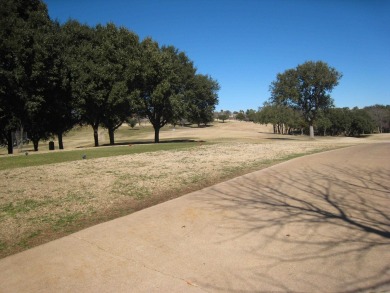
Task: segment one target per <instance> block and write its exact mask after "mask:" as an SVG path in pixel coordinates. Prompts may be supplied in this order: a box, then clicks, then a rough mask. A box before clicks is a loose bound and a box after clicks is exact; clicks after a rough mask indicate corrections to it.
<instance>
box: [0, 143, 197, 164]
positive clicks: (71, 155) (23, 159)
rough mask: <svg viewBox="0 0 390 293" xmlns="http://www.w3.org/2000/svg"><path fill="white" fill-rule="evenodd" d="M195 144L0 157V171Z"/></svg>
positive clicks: (193, 144)
mask: <svg viewBox="0 0 390 293" xmlns="http://www.w3.org/2000/svg"><path fill="white" fill-rule="evenodd" d="M197 144H198V143H196V142H165V143H164V142H162V143H159V144H132V145H125V146H103V147H97V148H87V149H82V150H80V149H79V150H72V151H56V152H50V153H32V154H29V155H18V156H10V157H0V170H6V169H12V168H20V167H29V166H41V165H46V164H54V163H63V162H70V161H77V160H82V159H83V156H85V157H86V159H87V160H88V159H96V158H103V157H114V156H122V155H131V154H138V153H145V152H157V151H168V150H177V149H183V148H189V147H193V146H195V145H197Z"/></svg>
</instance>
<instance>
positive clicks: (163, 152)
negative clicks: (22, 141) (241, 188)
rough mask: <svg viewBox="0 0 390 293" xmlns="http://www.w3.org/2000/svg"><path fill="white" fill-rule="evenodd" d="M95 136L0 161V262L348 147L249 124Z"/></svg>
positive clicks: (81, 135) (78, 132) (77, 134)
mask: <svg viewBox="0 0 390 293" xmlns="http://www.w3.org/2000/svg"><path fill="white" fill-rule="evenodd" d="M99 138H100V139H101V140H100V143H101V144H102V145H103V146H101V147H96V148H95V147H92V131H91V129H90V128H88V127H83V128H77V129H74V130H72V131H71V132H70V133H68V135H67V136H66V139H65V140H64V142H65V148H66V150H64V151H58V150H56V151H50V152H49V151H47V148H46V145H45V144H40V149H41V150H45V151H44V152H42V151H40V152H36V153H35V152H30V153H29V155H24V154H23V153H21V154H16V155H12V156H7V155H3V156H0V178H1V180H0V258H1V257H5V256H7V255H11V254H14V253H17V252H19V251H23V250H25V249H28V248H30V247H33V246H36V245H39V244H42V243H45V242H48V241H51V240H54V239H57V238H59V237H62V236H65V235H68V234H70V233H73V232H76V231H78V230H81V229H84V228H87V227H89V226H91V225H95V224H98V223H102V222H104V221H107V220H111V219H114V218H117V217H120V216H124V215H128V214H130V213H132V212H135V211H138V210H140V209H143V208H146V207H149V206H152V205H155V204H158V203H161V202H164V201H167V200H170V199H173V198H176V197H178V196H181V195H183V194H186V193H188V192H191V191H194V190H198V189H201V188H204V187H207V186H210V185H213V184H215V183H218V182H222V181H225V180H227V179H230V178H234V177H236V176H239V175H242V174H246V173H248V172H251V171H255V170H260V169H262V168H265V167H268V166H270V165H273V164H276V163H279V162H282V161H286V160H289V159H292V158H295V157H298V156H302V155H305V154H310V153H315V152H320V151H324V150H329V149H335V148H339V147H343V146H346V145H351V143H350V142H347V143H337V141H336V140H322V141H321V140H318V141H312V140H305V139H304V138H302V137H292V136H289V137H287V136H275V135H273V134H272V133H271V134H270V133H269V132H267V128H265V127H262V126H260V125H255V124H253V123H216V124H215V125H214V126H213V127H208V128H197V127H177V129H175V130H173V129H172V127H165V128H164V130H163V131H162V132H161V142H162V143H160V144H153V143H151V141H152V140H153V128H152V127H150V125H142V126H137V128H134V129H130V127H126V126H125V127H121V128H120V129H119V130H118V131H117V132H116V143H117V145H115V146H104V144H106V143H108V141H107V140H108V135H107V133H106V132H104V130H102V131H101V132H100V133H99ZM205 141H207V142H205ZM84 155H85V156H86V159H83V158H82V157H83V156H84ZM57 163H62V164H57ZM31 167H33V168H31Z"/></svg>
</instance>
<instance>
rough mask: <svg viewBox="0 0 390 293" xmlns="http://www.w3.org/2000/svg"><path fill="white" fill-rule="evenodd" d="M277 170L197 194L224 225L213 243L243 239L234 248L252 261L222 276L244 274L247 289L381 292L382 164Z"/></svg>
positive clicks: (385, 274) (385, 249)
mask: <svg viewBox="0 0 390 293" xmlns="http://www.w3.org/2000/svg"><path fill="white" fill-rule="evenodd" d="M280 170H284V171H285V169H283V168H282V169H278V168H270V169H269V170H267V176H264V178H260V179H256V177H255V176H251V174H250V175H248V176H244V177H241V178H239V179H238V180H232V181H230V182H229V188H228V189H227V190H228V191H227V192H224V193H221V192H219V191H218V189H213V190H212V191H211V192H208V193H205V194H204V196H201V197H199V200H202V201H208V202H210V209H212V210H215V211H220V212H221V211H223V212H224V215H225V219H226V222H227V223H229V224H228V225H226V226H224V227H223V229H224V230H222V229H221V234H222V235H223V236H221V237H219V238H218V239H217V238H216V239H214V241H221V242H234V241H236V240H237V239H240V240H246V239H247V245H246V246H245V247H244V248H242V249H244V250H245V253H247V255H248V259H252V261H253V262H254V263H258V265H257V266H256V265H254V266H252V268H251V271H250V272H249V271H248V272H243V271H240V272H237V273H234V272H230V274H231V275H229V274H227V275H226V279H227V280H228V279H233V278H241V277H242V276H251V277H248V278H247V280H246V287H247V288H249V291H251V289H253V290H258V288H259V284H260V283H264V284H267V286H268V287H267V288H273V289H274V290H282V291H294V290H295V289H292V288H296V289H297V291H304V290H305V288H311V290H314V291H317V292H329V291H332V292H334V291H337V292H361V291H372V290H378V289H383V288H387V289H389V288H390V178H389V177H390V176H389V174H390V166H388V167H387V168H377V169H372V168H366V167H355V166H353V167H345V166H342V167H338V166H334V165H326V164H325V165H322V166H321V168H317V169H313V168H310V167H307V166H306V167H304V168H299V169H298V170H294V171H290V172H287V171H286V172H281V171H280ZM308 174H310V181H308V180H307V178H308V176H307V175H308ZM248 190H249V192H248ZM253 239H258V240H257V241H253ZM243 261H247V260H246V259H245V258H243ZM297 283H298V285H297ZM292 284H294V286H295V287H293V285H292ZM202 287H204V288H211V289H213V290H217V291H223V290H229V291H235V290H232V288H225V287H223V286H218V285H216V284H210V283H207V284H206V283H204V284H203V285H202ZM237 291H239V292H244V291H245V290H244V289H243V290H237Z"/></svg>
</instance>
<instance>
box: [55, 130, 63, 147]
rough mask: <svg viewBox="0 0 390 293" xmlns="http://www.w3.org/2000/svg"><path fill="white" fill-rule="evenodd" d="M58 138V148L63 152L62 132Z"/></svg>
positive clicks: (58, 134)
mask: <svg viewBox="0 0 390 293" xmlns="http://www.w3.org/2000/svg"><path fill="white" fill-rule="evenodd" d="M57 137H58V148H59V149H60V150H63V149H64V142H63V141H62V132H58V133H57Z"/></svg>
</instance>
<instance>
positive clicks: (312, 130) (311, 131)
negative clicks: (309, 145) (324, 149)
mask: <svg viewBox="0 0 390 293" xmlns="http://www.w3.org/2000/svg"><path fill="white" fill-rule="evenodd" d="M310 138H314V127H313V124H310Z"/></svg>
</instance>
